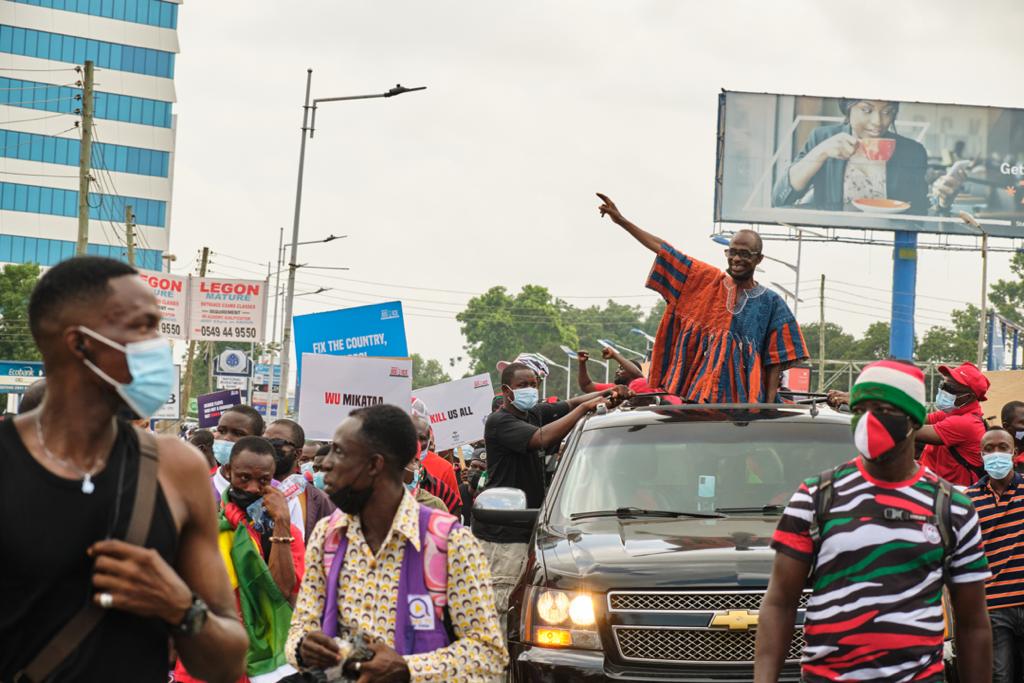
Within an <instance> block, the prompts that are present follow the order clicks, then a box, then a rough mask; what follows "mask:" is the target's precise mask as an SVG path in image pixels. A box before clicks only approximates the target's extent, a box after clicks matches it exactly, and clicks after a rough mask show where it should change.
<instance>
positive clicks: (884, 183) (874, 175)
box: [715, 91, 1024, 237]
mask: <svg viewBox="0 0 1024 683" xmlns="http://www.w3.org/2000/svg"><path fill="white" fill-rule="evenodd" d="M718 117H719V118H718V127H719V131H718V159H717V168H716V176H715V178H716V183H715V220H716V221H725V222H740V223H788V224H794V225H815V226H822V227H830V228H855V229H867V230H909V231H915V232H927V233H945V234H966V235H976V234H977V233H976V232H974V231H973V230H971V228H969V227H968V226H966V225H965V224H964V223H963V221H961V220H960V218H959V212H960V211H968V212H970V213H972V214H974V215H975V217H976V218H977V219H978V222H979V223H980V224H981V225H982V227H983V228H984V229H985V231H986V232H988V233H989V234H990V235H992V236H996V237H1024V226H1021V225H1020V224H1022V223H1024V110H1020V109H1000V108H996V107H977V106H964V105H957V104H932V103H924V102H900V101H894V100H866V99H858V98H839V97H818V96H807V95H776V94H770V93H745V92H729V91H727V92H723V93H722V94H721V95H720V96H719V112H718Z"/></svg>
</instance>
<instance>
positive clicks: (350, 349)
mask: <svg viewBox="0 0 1024 683" xmlns="http://www.w3.org/2000/svg"><path fill="white" fill-rule="evenodd" d="M294 327H295V357H296V359H298V370H299V383H300V384H301V383H302V354H304V353H319V354H324V355H328V356H390V357H392V358H405V357H407V356H408V355H409V347H408V345H407V343H406V339H405V316H404V315H403V314H402V302H401V301H389V302H387V303H383V304H370V305H369V306H356V307H354V308H342V309H340V310H337V311H325V312H323V313H311V314H309V315H298V316H295V319H294Z"/></svg>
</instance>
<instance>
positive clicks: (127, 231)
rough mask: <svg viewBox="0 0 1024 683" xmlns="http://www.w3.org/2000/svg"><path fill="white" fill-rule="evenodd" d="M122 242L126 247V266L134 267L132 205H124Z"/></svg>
mask: <svg viewBox="0 0 1024 683" xmlns="http://www.w3.org/2000/svg"><path fill="white" fill-rule="evenodd" d="M124 241H125V243H126V244H127V245H128V265H129V266H134V265H135V214H134V213H132V205H131V204H125V205H124Z"/></svg>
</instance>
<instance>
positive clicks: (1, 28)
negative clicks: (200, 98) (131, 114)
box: [0, 25, 174, 78]
mask: <svg viewBox="0 0 1024 683" xmlns="http://www.w3.org/2000/svg"><path fill="white" fill-rule="evenodd" d="M5 34H9V35H10V37H9V38H5ZM102 47H106V48H107V49H106V50H102V49H101V48H102ZM0 52H7V53H10V54H14V55H24V56H26V57H38V58H40V59H50V60H54V61H61V62H70V63H71V64H82V63H84V62H85V60H87V59H88V60H91V61H93V62H94V63H95V64H96V66H98V67H100V68H101V69H114V70H115V71H128V72H131V73H136V74H144V75H146V76H160V77H162V78H174V54H173V53H171V52H165V51H164V50H154V49H152V48H148V47H135V46H132V45H119V44H117V43H107V42H104V41H102V40H93V39H91V38H79V37H77V36H66V35H61V34H59V33H47V32H46V31H36V30H34V29H30V28H18V27H16V26H7V25H0ZM160 55H163V58H162V59H161V58H159V56H160Z"/></svg>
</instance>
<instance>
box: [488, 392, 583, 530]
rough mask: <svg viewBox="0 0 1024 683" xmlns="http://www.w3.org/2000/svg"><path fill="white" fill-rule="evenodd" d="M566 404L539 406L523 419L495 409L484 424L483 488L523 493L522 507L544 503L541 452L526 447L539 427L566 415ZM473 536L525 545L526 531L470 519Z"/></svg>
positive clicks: (561, 402) (567, 411)
mask: <svg viewBox="0 0 1024 683" xmlns="http://www.w3.org/2000/svg"><path fill="white" fill-rule="evenodd" d="M570 410H571V409H570V408H569V404H568V403H566V402H565V401H560V402H558V403H539V404H537V405H536V406H534V407H533V408H531V409H530V410H529V411H527V413H526V415H525V417H518V416H517V415H515V414H513V413H512V412H511V411H509V410H507V409H506V408H501V409H500V410H497V411H495V412H493V413H491V415H490V416H489V417H488V418H487V422H486V424H485V425H484V441H485V442H486V444H487V488H494V487H497V486H510V487H512V488H516V489H522V490H523V492H524V493H526V506H527V507H529V508H536V507H540V505H541V503H543V502H544V451H543V450H541V449H536V450H530V449H529V448H528V444H529V443H530V439H531V438H532V437H533V433H534V432H536V431H537V430H538V429H540V427H541V426H542V425H546V424H548V423H549V422H553V421H555V420H557V419H559V418H562V417H565V416H566V415H568V414H569V411H570ZM473 534H474V535H476V537H477V538H480V539H481V540H484V541H491V542H492V543H526V542H528V541H529V540H530V530H529V529H518V528H514V527H505V526H499V525H496V524H483V523H481V522H480V520H477V519H474V520H473Z"/></svg>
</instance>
